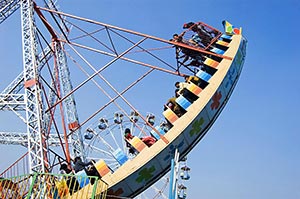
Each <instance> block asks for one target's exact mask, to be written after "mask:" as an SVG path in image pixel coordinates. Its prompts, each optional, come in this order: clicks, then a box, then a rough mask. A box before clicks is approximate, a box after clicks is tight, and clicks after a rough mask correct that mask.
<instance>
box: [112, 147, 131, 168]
mask: <svg viewBox="0 0 300 199" xmlns="http://www.w3.org/2000/svg"><path fill="white" fill-rule="evenodd" d="M113 156H114V157H115V159H116V160H117V161H118V162H119V164H120V165H122V164H124V163H125V162H126V161H127V160H128V157H127V156H126V154H125V153H124V152H123V151H122V150H121V149H120V148H118V149H116V150H115V151H114V152H113Z"/></svg>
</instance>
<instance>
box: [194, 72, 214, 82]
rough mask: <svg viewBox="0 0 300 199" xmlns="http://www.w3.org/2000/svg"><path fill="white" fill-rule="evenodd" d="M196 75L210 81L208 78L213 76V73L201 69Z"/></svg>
mask: <svg viewBox="0 0 300 199" xmlns="http://www.w3.org/2000/svg"><path fill="white" fill-rule="evenodd" d="M196 76H197V77H199V78H200V79H202V80H204V81H206V82H208V80H209V79H210V78H211V75H210V74H208V73H206V72H204V71H202V70H199V71H198V72H197V73H196Z"/></svg>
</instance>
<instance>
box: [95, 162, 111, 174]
mask: <svg viewBox="0 0 300 199" xmlns="http://www.w3.org/2000/svg"><path fill="white" fill-rule="evenodd" d="M94 166H95V168H96V169H97V171H98V173H99V174H100V176H101V177H103V176H105V175H106V174H108V173H110V169H109V168H108V166H107V164H106V163H105V161H104V160H102V159H101V160H99V161H98V162H96V163H95V164H94Z"/></svg>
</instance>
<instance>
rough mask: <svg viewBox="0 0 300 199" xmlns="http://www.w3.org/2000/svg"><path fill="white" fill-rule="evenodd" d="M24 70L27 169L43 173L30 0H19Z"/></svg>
mask: <svg viewBox="0 0 300 199" xmlns="http://www.w3.org/2000/svg"><path fill="white" fill-rule="evenodd" d="M21 21H22V43H23V67H24V69H23V73H24V84H25V96H24V97H25V99H24V100H25V104H26V120H27V122H26V123H27V134H28V151H29V164H30V171H31V172H32V173H33V172H46V170H47V169H46V166H47V165H48V162H47V153H46V149H47V147H46V146H45V144H46V143H45V142H44V140H45V138H44V137H43V133H44V132H43V127H42V124H43V122H42V120H43V119H42V116H43V103H42V97H41V88H40V84H39V73H38V72H39V71H38V69H37V65H38V64H37V57H38V56H37V48H36V41H35V37H36V29H35V28H36V27H35V22H34V16H33V1H32V0H22V1H21Z"/></svg>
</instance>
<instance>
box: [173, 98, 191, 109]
mask: <svg viewBox="0 0 300 199" xmlns="http://www.w3.org/2000/svg"><path fill="white" fill-rule="evenodd" d="M176 103H177V104H178V105H179V106H181V107H182V108H184V109H185V110H186V109H187V108H188V107H189V106H190V105H191V102H189V101H188V100H187V99H186V98H185V97H184V96H182V95H180V96H179V97H177V99H176Z"/></svg>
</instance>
